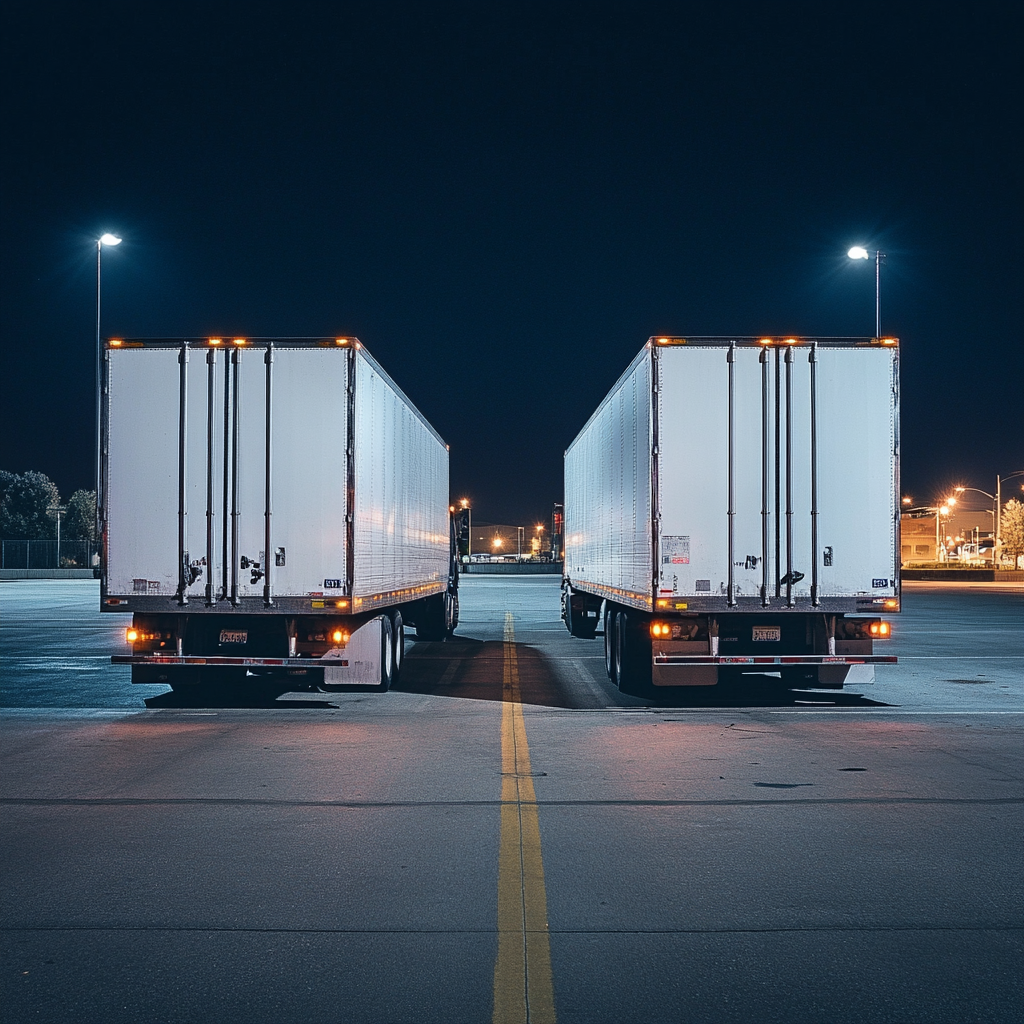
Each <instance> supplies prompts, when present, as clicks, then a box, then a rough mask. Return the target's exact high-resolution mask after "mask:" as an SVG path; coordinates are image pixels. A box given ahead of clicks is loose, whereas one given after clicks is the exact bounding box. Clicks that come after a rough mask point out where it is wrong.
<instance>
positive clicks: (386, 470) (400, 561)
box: [353, 350, 450, 609]
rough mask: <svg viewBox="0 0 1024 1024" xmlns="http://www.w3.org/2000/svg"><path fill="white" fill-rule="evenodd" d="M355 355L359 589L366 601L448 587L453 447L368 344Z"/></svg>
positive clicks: (356, 566)
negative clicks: (368, 349)
mask: <svg viewBox="0 0 1024 1024" xmlns="http://www.w3.org/2000/svg"><path fill="white" fill-rule="evenodd" d="M356 357H357V358H356V380H355V435H354V436H355V558H354V580H353V596H354V597H355V598H357V599H360V598H361V599H363V601H362V602H361V605H362V607H367V606H368V602H369V603H374V602H375V601H376V599H378V597H379V595H384V594H388V593H393V592H396V591H412V593H409V594H407V595H405V596H404V597H403V599H404V600H409V599H411V598H413V597H415V596H422V595H426V594H429V593H435V592H440V591H443V590H444V589H445V588H446V586H447V580H448V560H449V555H450V552H449V543H450V542H449V526H448V514H447V509H448V449H447V447H446V445H445V444H444V442H443V441H442V440H441V439H440V437H438V435H437V434H436V433H435V432H434V430H433V429H432V428H431V427H430V426H429V425H428V424H427V422H426V421H425V420H424V419H423V418H422V417H421V416H420V414H419V412H418V411H417V410H416V409H415V407H414V406H412V405H411V404H410V403H409V401H408V399H406V397H405V395H403V394H402V392H401V391H400V390H399V389H398V388H397V386H396V385H395V384H394V383H393V381H392V380H391V379H390V378H389V377H388V375H387V374H386V373H384V371H383V370H382V369H381V368H380V367H379V366H378V365H377V364H376V363H375V362H374V361H373V360H371V359H370V358H369V357H368V356H367V354H366V353H365V351H364V350H360V351H358V352H357V353H356ZM359 607H360V603H357V605H356V608H357V609H358V608H359Z"/></svg>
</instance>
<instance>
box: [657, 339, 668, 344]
mask: <svg viewBox="0 0 1024 1024" xmlns="http://www.w3.org/2000/svg"><path fill="white" fill-rule="evenodd" d="M658 344H659V345H667V344H668V338H659V339H658Z"/></svg>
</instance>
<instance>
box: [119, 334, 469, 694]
mask: <svg viewBox="0 0 1024 1024" xmlns="http://www.w3.org/2000/svg"><path fill="white" fill-rule="evenodd" d="M104 355H105V359H104V375H103V385H102V388H103V390H102V395H101V399H102V402H101V408H102V438H103V445H102V487H101V491H100V495H99V509H100V521H101V527H102V536H103V560H102V567H103V568H102V580H101V598H100V600H101V608H102V610H103V611H110V612H131V613H132V616H133V617H132V625H131V628H130V629H129V630H128V631H127V640H128V642H129V643H130V644H131V651H132V653H131V654H130V655H117V656H115V657H114V658H113V661H114V662H115V663H118V664H128V665H130V666H131V672H132V682H136V683H157V682H160V683H167V684H169V685H170V686H171V687H173V688H175V689H179V688H182V687H195V686H207V687H231V688H239V687H250V688H276V689H278V690H280V691H283V690H288V689H306V688H312V689H318V688H327V689H331V688H334V687H346V686H357V687H360V688H364V687H373V688H376V689H379V690H387V689H388V688H389V686H390V685H391V683H392V682H393V681H394V680H395V678H396V676H397V673H398V671H399V668H400V666H401V663H402V658H403V652H404V637H405V628H406V627H407V626H410V625H411V626H415V628H416V631H417V635H418V636H419V637H421V638H426V639H431V640H442V639H444V638H445V637H446V636H447V635H448V634H450V633H451V631H452V630H453V629H454V628H455V626H456V624H457V622H458V589H457V587H458V577H457V575H456V571H455V568H456V566H455V554H454V551H455V549H454V544H453V537H452V526H451V521H450V516H449V509H448V448H447V446H446V445H445V443H444V442H443V441H442V439H441V438H440V436H439V435H438V434H437V432H436V431H435V430H434V429H433V427H431V426H430V424H429V423H428V422H427V421H426V420H425V419H424V418H423V416H422V415H421V414H420V413H419V411H418V410H417V409H416V408H415V406H413V404H412V403H411V402H410V401H409V400H408V399H407V398H406V396H405V395H404V394H403V393H402V391H401V390H400V389H399V388H398V386H397V385H396V384H395V383H394V382H393V381H392V380H391V378H390V377H389V376H388V375H387V374H386V373H385V372H384V371H383V369H381V367H380V366H379V365H378V364H377V362H376V361H375V360H374V359H373V358H372V357H371V356H370V354H369V353H368V352H367V351H366V349H365V348H364V347H363V346H362V345H361V344H360V343H359V342H358V341H357V340H356V339H355V338H273V339H270V338H250V339H246V338H223V339H221V338H201V339H197V338H191V339H185V340H178V339H170V340H163V339H161V340H154V339H145V340H136V339H127V338H125V339H111V340H109V341H108V342H107V343H106V344H105V347H104Z"/></svg>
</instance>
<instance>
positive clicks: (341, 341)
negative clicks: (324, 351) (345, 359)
mask: <svg viewBox="0 0 1024 1024" xmlns="http://www.w3.org/2000/svg"><path fill="white" fill-rule="evenodd" d="M334 344H335V345H347V344H348V338H335V339H334Z"/></svg>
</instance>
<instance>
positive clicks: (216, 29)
mask: <svg viewBox="0 0 1024 1024" xmlns="http://www.w3.org/2000/svg"><path fill="white" fill-rule="evenodd" d="M5 11H6V13H5V14H4V15H2V19H3V22H2V25H3V37H4V38H3V59H2V75H3V97H4V99H3V106H4V115H3V146H2V150H3V156H2V161H3V162H2V176H3V177H2V181H3V213H2V216H3V222H2V224H3V239H4V244H3V247H2V253H3V256H2V260H3V265H2V271H0V282H2V288H3V301H2V312H0V343H2V345H3V352H4V356H3V358H4V363H3V367H4V372H3V375H2V401H3V406H2V412H0V425H2V448H0V468H6V469H9V470H13V471H24V470H26V469H38V470H42V471H43V472H45V473H47V474H49V475H50V476H51V477H52V478H53V479H54V480H55V481H56V482H57V483H58V485H59V487H60V489H61V493H62V494H63V495H65V496H67V495H68V494H70V492H71V491H72V490H73V489H75V488H78V487H89V486H91V480H92V441H91V438H92V414H93V397H92V395H93V392H92V374H93V369H92V366H93V344H94V342H93V332H94V323H93V317H94V307H93V302H94V287H95V276H94V275H95V247H94V246H95V243H94V240H95V238H96V237H97V235H98V234H99V233H101V232H103V231H107V230H109V231H114V232H116V233H118V234H121V235H123V237H124V240H125V241H124V244H123V245H121V246H120V247H119V248H118V249H115V250H106V252H105V255H104V290H103V299H104V318H103V332H104V334H105V335H111V334H112V335H127V336H185V335H189V336H191V335H207V334H210V333H225V334H228V333H236V332H237V333H242V334H247V335H250V336H258V335H276V336H289V335H331V334H340V333H345V334H354V335H356V336H358V337H359V338H361V339H362V340H363V342H364V343H365V344H366V345H367V347H368V348H369V349H370V351H371V352H373V354H374V355H375V356H376V357H377V358H378V359H379V360H380V362H381V363H382V364H383V365H384V367H385V368H386V369H387V370H388V371H389V372H390V373H391V375H392V376H393V377H394V378H395V379H396V381H397V382H398V383H399V384H400V385H401V386H402V387H403V388H404V389H405V390H406V392H407V393H408V394H409V396H410V397H411V398H412V400H413V401H414V402H415V403H416V404H417V405H418V406H419V407H420V408H421V409H422V410H423V412H424V413H425V414H426V416H427V417H428V419H430V420H431V422H432V423H433V424H434V425H435V426H436V427H437V429H438V430H439V431H440V433H441V434H442V435H443V436H444V437H445V439H446V440H448V441H449V443H450V444H451V449H452V489H453V496H455V497H460V496H462V495H463V494H467V495H469V496H470V497H471V498H472V499H473V500H474V505H475V510H476V514H477V515H478V516H479V517H480V519H481V520H490V521H492V522H493V521H503V522H513V523H515V522H527V521H530V520H532V519H534V518H539V517H546V516H547V514H548V513H549V511H550V507H551V503H552V502H553V501H555V500H560V496H561V472H562V452H563V450H564V448H565V447H566V445H567V444H568V443H569V442H570V441H571V440H572V438H573V437H574V436H575V434H576V433H577V431H578V430H579V428H580V427H581V426H582V425H583V423H584V422H585V420H586V419H587V417H588V415H589V414H590V412H591V411H592V410H593V408H594V407H595V405H596V404H597V402H598V401H599V400H600V398H601V397H602V396H603V395H604V393H605V392H606V391H607V390H608V388H609V387H610V386H611V385H612V384H613V383H614V381H615V379H616V377H617V376H618V374H619V373H620V372H621V370H622V369H624V368H625V366H626V364H627V363H628V361H629V360H630V358H631V357H632V356H633V355H634V354H635V353H636V352H637V351H638V350H639V348H640V347H641V345H642V344H643V343H644V341H645V340H646V339H647V337H648V336H650V335H651V334H656V333H662V332H666V333H667V332H671V333H676V334H683V335H686V334H740V335H747V334H760V333H783V332H786V333H789V332H792V333H800V334H817V335H869V334H872V333H873V326H874V280H873V267H871V266H869V265H868V264H866V263H853V262H852V261H850V260H848V259H847V258H846V256H845V253H846V250H847V249H848V248H849V246H850V245H853V244H856V243H861V244H864V245H866V246H867V247H868V248H871V249H874V248H881V249H882V250H884V251H885V252H886V253H887V254H888V262H887V264H886V266H884V267H883V279H882V327H883V331H884V332H885V333H893V334H897V335H899V336H900V338H901V339H902V351H903V480H904V492H905V493H910V494H912V495H914V497H915V499H916V500H918V501H920V502H922V503H924V502H929V501H931V500H932V499H933V498H935V497H936V496H937V495H938V494H939V492H940V490H941V489H942V488H944V487H946V486H948V485H949V484H951V483H954V482H963V483H969V484H972V485H974V486H977V487H981V488H984V489H985V490H991V489H992V488H993V487H994V485H995V474H996V473H1003V474H1007V473H1010V472H1013V471H1015V470H1018V469H1022V468H1024V440H1022V435H1024V431H1022V430H1021V421H1022V413H1021V405H1022V400H1021V390H1022V381H1024V332H1022V326H1024V325H1022V316H1021V309H1022V303H1021V281H1022V273H1021V271H1022V266H1021V264H1022V259H1021V251H1022V238H1024V231H1022V227H1024V224H1022V220H1024V218H1022V199H1021V197H1022V196H1024V188H1022V187H1021V185H1022V183H1021V165H1022V157H1024V152H1022V150H1024V145H1022V141H1021V140H1022V133H1021V129H1022V124H1021V97H1022V95H1024V90H1022V84H1024V83H1022V81H1021V79H1022V70H1021V69H1022V62H1021V60H1020V54H1021V52H1022V42H1024V38H1022V31H1021V29H1022V14H1021V11H1022V8H1021V5H1020V4H1010V3H993V4H988V5H983V6H979V7H974V8H968V7H960V8H942V7H937V6H935V5H932V4H924V3H915V4H899V3H890V4H886V5H875V4H872V3H860V4H844V5H823V4H813V5H812V4H808V5H786V4H783V5H781V6H780V5H768V4H764V5H752V6H750V7H747V6H743V5H713V6H711V5H709V6H706V7H705V6H701V7H697V6H692V5H688V4H684V3H675V4H660V3H646V4H645V3H642V2H639V3H632V4H601V3H595V4H559V3H544V4H526V3H500V2H492V3H487V4H480V3H474V4H469V3H467V4H437V3H429V2H428V3H422V2H421V3H416V4H387V3H373V4H370V3H362V4H348V3H343V2H342V3H331V4H327V3H324V4H303V3H293V4H265V3H258V2H254V3H248V4H244V5H243V4H234V5H218V4H210V3H204V4H187V3H175V4H144V5H140V4H131V5H127V4H126V5H118V4H105V3H90V4H72V3H70V2H67V3H47V2H45V0H41V2H37V3H33V4H25V3H21V4H17V5H15V4H9V5H6V6H5ZM946 12H955V13H956V16H955V17H953V16H949V14H947V13H946Z"/></svg>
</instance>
